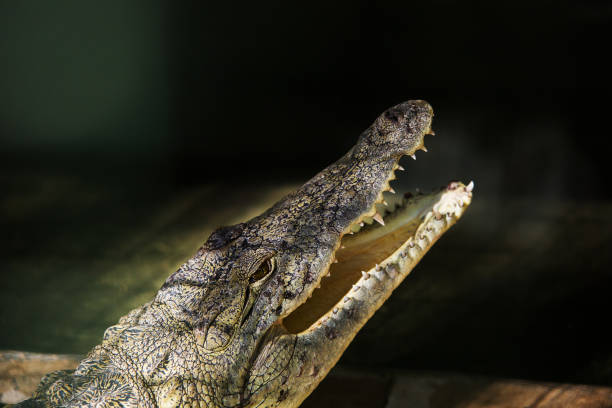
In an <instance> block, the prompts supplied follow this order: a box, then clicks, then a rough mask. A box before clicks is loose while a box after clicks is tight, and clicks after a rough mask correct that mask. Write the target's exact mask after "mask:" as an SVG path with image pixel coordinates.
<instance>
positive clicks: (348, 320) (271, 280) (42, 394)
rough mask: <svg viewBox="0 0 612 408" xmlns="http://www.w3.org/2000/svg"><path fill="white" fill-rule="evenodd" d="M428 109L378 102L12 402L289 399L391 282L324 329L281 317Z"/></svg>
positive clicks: (327, 364)
mask: <svg viewBox="0 0 612 408" xmlns="http://www.w3.org/2000/svg"><path fill="white" fill-rule="evenodd" d="M431 118H432V109H431V107H430V106H429V105H428V104H427V103H426V102H424V101H409V102H405V103H402V104H400V105H397V106H394V107H392V108H390V109H388V110H387V111H385V112H384V113H383V114H382V115H381V116H380V117H379V118H377V119H376V121H375V122H374V123H373V124H372V125H371V126H370V127H369V128H368V129H367V130H366V131H365V132H363V134H362V135H361V136H360V138H359V140H358V142H357V144H356V145H355V146H354V147H353V148H352V149H351V150H350V151H349V152H348V153H347V154H345V155H344V156H343V157H342V158H341V159H340V160H338V161H337V162H336V163H334V164H332V165H330V166H329V167H327V168H326V169H325V170H323V171H322V172H320V173H319V174H317V175H316V176H315V177H314V178H312V180H310V181H309V182H307V183H306V184H305V185H303V186H302V187H301V188H299V189H298V190H297V191H295V192H294V193H292V194H290V195H288V196H287V197H285V198H284V199H282V200H281V201H279V202H278V203H277V204H275V205H274V206H273V207H272V208H270V209H269V210H267V211H266V212H265V213H263V214H262V215H260V216H258V217H256V218H253V219H252V220H250V221H248V222H246V223H243V224H238V225H234V226H231V227H224V228H220V229H218V230H217V231H215V232H214V233H213V234H212V235H211V236H210V237H209V238H208V240H207V241H206V243H205V244H204V245H203V246H202V247H201V248H200V249H199V250H198V252H197V253H196V254H195V255H194V256H193V257H192V258H191V259H189V260H188V261H187V262H185V263H184V264H183V265H182V266H181V267H180V268H179V269H178V270H177V271H176V272H174V273H173V274H172V275H171V276H170V277H169V278H168V279H167V280H166V282H165V283H164V284H163V286H162V287H161V288H160V290H159V291H158V293H157V295H156V296H155V298H154V300H153V301H151V302H149V303H147V304H145V305H144V306H142V307H140V308H138V309H135V310H133V311H132V312H130V313H129V314H128V315H127V316H124V317H123V318H121V320H120V321H119V323H118V324H117V325H115V326H112V327H110V328H108V329H107V330H106V332H105V334H104V339H103V341H102V343H101V344H100V345H98V346H96V347H95V348H94V349H93V350H92V351H91V352H90V354H89V355H88V356H87V358H86V359H85V360H83V361H82V362H81V364H80V365H79V366H78V368H77V369H76V370H75V371H74V372H56V373H52V374H50V375H49V376H47V377H46V378H45V379H44V380H43V381H42V383H41V385H40V387H39V389H38V391H37V393H36V395H35V396H34V398H33V399H32V400H28V401H25V402H24V403H22V405H21V406H66V407H77V406H99V407H115V406H116V407H135V406H162V407H172V406H185V407H187V406H200V407H251V406H261V407H264V406H297V405H299V404H300V403H301V401H302V400H303V399H304V398H306V396H307V395H308V394H309V393H310V392H311V391H312V389H314V388H315V387H316V385H317V384H318V383H319V381H320V380H321V379H322V378H323V377H324V376H325V374H326V373H327V372H328V371H329V369H331V367H332V366H333V365H334V364H335V362H336V361H337V360H338V358H339V357H340V355H341V354H342V352H343V350H344V349H345V348H346V346H347V345H348V343H349V342H350V341H351V339H352V338H353V336H354V335H355V334H356V332H357V331H358V330H359V328H360V327H361V326H363V324H364V323H365V321H367V319H368V318H369V317H370V316H371V314H372V313H373V312H374V310H375V308H377V307H378V306H379V305H380V304H381V303H382V302H383V301H384V299H386V297H387V296H388V294H389V293H390V291H391V290H392V289H393V287H395V286H396V284H397V283H398V282H395V283H394V282H392V283H385V282H382V283H377V285H379V286H380V287H376V288H374V289H372V290H373V292H372V294H370V295H368V297H367V299H366V298H364V299H362V300H360V299H358V297H355V298H354V299H353V298H351V299H353V303H354V305H353V306H347V307H346V308H344V309H343V310H341V312H340V313H338V314H336V313H334V316H335V317H334V319H336V321H334V322H333V324H331V323H330V325H329V326H325V328H324V329H325V330H323V329H318V327H319V326H320V327H323V326H322V324H319V325H318V326H317V328H312V329H311V330H309V331H307V332H305V333H297V334H290V333H287V332H286V330H285V329H284V327H283V326H282V325H281V324H280V322H281V321H282V318H283V317H285V316H287V315H288V314H289V313H291V312H292V311H293V310H295V309H296V308H297V307H298V306H299V305H301V304H302V303H303V302H305V300H306V299H307V297H308V296H309V295H310V294H311V293H312V292H313V290H314V289H315V287H316V285H318V284H319V282H320V281H321V278H322V276H323V275H324V274H325V273H326V272H327V271H328V268H329V266H330V264H331V263H332V262H333V260H334V253H335V251H336V250H337V249H338V247H339V245H340V239H341V237H342V236H343V235H344V234H345V233H347V232H349V228H350V225H351V224H352V223H353V222H355V221H356V220H359V219H360V218H361V217H362V216H363V215H364V214H366V213H368V212H369V213H370V214H371V211H372V208H373V207H374V204H375V203H376V202H377V201H380V199H381V197H382V191H384V190H385V189H387V188H388V181H389V179H390V178H391V177H392V175H393V170H394V169H395V168H396V167H397V162H398V160H399V158H400V157H401V156H402V155H406V154H414V152H415V151H416V150H417V149H419V148H422V147H423V136H424V134H426V133H428V132H430V124H431ZM374 280H375V279H373V281H374ZM394 285H395V286H394ZM378 292H380V293H381V295H380V296H378V295H376V294H377V293H378ZM387 292H388V293H387ZM377 296H378V297H377ZM379 298H380V299H382V300H380V299H379ZM347 299H348V298H347ZM370 299H372V300H371V301H370ZM347 302H348V301H347ZM359 302H363V304H359ZM369 303H372V305H370V304H369Z"/></svg>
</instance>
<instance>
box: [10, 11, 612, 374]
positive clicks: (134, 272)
mask: <svg viewBox="0 0 612 408" xmlns="http://www.w3.org/2000/svg"><path fill="white" fill-rule="evenodd" d="M611 17H612V8H611V7H610V6H609V5H608V4H606V3H605V2H601V3H600V2H580V3H578V2H576V3H573V2H558V1H556V2H552V1H537V2H533V1H523V0H519V1H513V2H509V3H504V2H493V3H481V2H452V1H444V0H440V1H431V2H411V1H387V2H368V1H339V2H329V3H326V2H320V3H317V2H308V3H302V4H291V3H286V2H267V3H265V4H262V3H258V2H252V3H246V2H245V3H244V4H242V3H237V2H214V3H213V2H162V1H130V2H121V1H108V2H98V3H94V2H78V1H54V2H42V1H20V2H8V1H3V2H1V3H0V137H1V142H0V169H1V173H0V191H1V193H0V211H1V212H0V216H1V219H0V230H1V231H2V234H1V236H2V238H1V239H2V242H1V244H2V245H1V246H0V254H1V259H2V261H1V264H0V268H1V273H2V285H1V287H0V307H1V309H0V348H2V349H8V348H10V349H21V350H32V351H44V352H64V353H84V352H86V351H87V350H88V349H89V348H90V347H91V346H93V345H94V344H96V342H98V341H99V339H100V337H101V335H102V332H103V330H104V328H105V327H107V326H108V325H110V324H112V323H113V322H114V321H116V320H117V318H118V317H119V316H121V315H122V314H125V313H126V312H127V311H128V310H129V309H130V308H131V307H134V306H136V305H138V304H140V303H142V302H144V301H146V300H148V299H150V298H151V296H152V294H153V293H154V291H155V290H156V288H158V287H159V285H160V284H161V282H163V280H164V279H165V277H166V276H167V275H168V274H169V273H170V272H172V271H173V269H174V268H176V266H177V265H178V264H180V262H182V261H183V260H184V259H186V258H187V257H188V256H189V255H190V254H191V253H192V252H193V251H194V250H195V249H196V248H197V246H198V245H199V244H200V243H201V242H202V241H203V240H204V239H205V238H206V236H207V234H208V233H209V232H210V231H211V229H212V228H215V227H217V226H219V225H222V224H229V223H233V222H238V221H240V220H243V219H245V218H248V217H249V216H253V215H255V214H257V213H258V212H259V211H261V210H262V209H264V208H265V207H266V206H267V205H269V204H270V203H272V202H273V201H274V200H275V199H277V198H278V197H280V196H281V195H282V194H283V193H285V192H287V191H288V190H289V189H290V188H291V187H292V186H295V185H297V184H298V183H300V182H303V181H305V180H306V179H308V178H309V177H310V176H312V175H313V174H314V173H316V172H317V171H319V170H320V169H322V168H323V167H324V166H325V165H327V164H329V163H331V162H332V161H333V160H335V159H337V158H338V157H340V156H341V155H342V154H343V153H344V152H345V151H346V150H348V149H349V148H350V147H351V146H352V144H353V143H354V141H355V140H356V138H357V135H358V134H359V133H360V132H361V131H363V130H364V129H365V128H366V127H367V126H368V125H369V124H370V123H371V122H372V121H373V120H374V118H375V117H376V116H377V115H378V114H379V113H380V112H382V110H384V109H385V108H387V107H389V106H391V105H393V104H395V103H398V102H401V101H403V100H406V99H415V98H420V99H426V100H428V101H429V102H430V103H431V104H432V105H433V107H434V110H435V111H436V117H435V120H434V129H435V131H436V133H437V136H435V137H434V138H429V139H428V140H427V147H428V149H429V151H430V153H427V155H425V154H421V153H419V154H418V155H417V156H418V160H417V162H416V163H413V162H412V161H409V162H406V163H405V166H404V167H406V168H407V169H408V170H409V171H408V172H407V173H408V174H407V175H406V177H405V178H403V179H402V180H401V181H398V183H399V184H398V185H399V187H401V188H403V189H412V190H413V189H414V188H416V187H421V188H430V187H435V186H439V185H442V184H445V183H446V182H448V180H449V179H462V180H464V181H469V180H471V179H474V180H475V181H476V186H477V188H476V193H477V195H476V198H475V201H474V205H473V209H472V210H471V212H472V213H468V214H467V216H466V219H465V220H462V224H461V225H459V226H457V231H456V233H455V231H453V232H452V233H455V235H449V236H448V237H447V238H448V239H447V240H446V241H445V240H443V241H441V242H440V244H439V248H438V247H436V249H435V250H434V251H432V253H431V254H430V255H429V256H428V257H427V258H426V259H425V261H424V263H423V264H422V269H419V270H418V271H421V270H422V271H423V274H422V275H420V274H416V275H415V277H414V280H415V281H411V284H408V283H407V284H405V285H403V287H405V288H406V289H402V291H401V292H400V293H398V295H397V296H395V297H394V298H392V300H390V302H389V305H388V307H387V306H386V307H387V308H386V309H383V310H381V311H380V312H379V314H377V316H376V317H375V320H373V321H372V322H371V323H370V324H369V325H368V326H366V328H365V329H364V332H363V334H362V335H361V336H358V337H357V339H356V341H355V344H354V345H353V346H351V348H350V349H349V350H348V351H347V354H346V356H345V358H343V360H342V361H341V364H344V365H345V366H360V367H361V366H364V367H379V368H381V367H382V368H385V367H396V368H397V367H399V368H420V369H439V370H454V371H463V372H476V373H483V374H489V375H502V376H514V377H522V378H535V379H543V380H558V381H575V382H592V383H605V384H612V369H611V366H612V353H611V352H610V349H609V344H610V341H611V340H612V337H611V336H610V334H609V333H608V330H607V326H609V323H608V320H609V313H610V310H611V306H612V301H611V300H610V298H609V295H608V294H609V290H610V284H611V283H612V276H611V274H610V272H609V265H610V263H609V261H610V255H609V254H608V252H609V251H607V248H608V247H609V244H610V233H609V231H610V230H611V228H610V221H608V220H607V218H606V217H604V216H603V215H605V214H608V213H609V210H610V207H609V205H610V204H609V203H610V201H609V200H610V198H611V194H610V192H611V191H612V189H611V188H610V187H611V184H610V177H609V170H608V151H609V150H608V148H607V140H606V138H607V135H609V130H608V129H607V127H606V124H607V122H608V120H607V119H608V117H609V101H610V96H611V95H610V80H609V72H610V66H609V63H608V62H607V61H606V60H605V58H604V57H605V56H606V53H607V49H608V48H609V46H608V44H607V38H609V34H610V33H609V27H610V22H611V20H612V19H611ZM396 186H397V185H396ZM396 189H397V188H396ZM463 224H465V225H463ZM453 237H454V238H453ZM430 258H431V259H430ZM465 259H469V260H470V261H469V262H468V261H466V260H465ZM418 271H417V272H418ZM411 279H412V277H411ZM381 339H382V340H384V341H387V342H388V344H389V350H393V351H389V352H388V353H387V354H385V355H380V354H379V353H378V352H377V351H376V344H380V341H381Z"/></svg>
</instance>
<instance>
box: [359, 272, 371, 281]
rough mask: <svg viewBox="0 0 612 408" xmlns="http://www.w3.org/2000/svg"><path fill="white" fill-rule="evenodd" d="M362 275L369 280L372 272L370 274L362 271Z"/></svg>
mask: <svg viewBox="0 0 612 408" xmlns="http://www.w3.org/2000/svg"><path fill="white" fill-rule="evenodd" d="M361 276H362V277H363V280H368V278H369V277H370V274H368V273H367V272H364V271H361Z"/></svg>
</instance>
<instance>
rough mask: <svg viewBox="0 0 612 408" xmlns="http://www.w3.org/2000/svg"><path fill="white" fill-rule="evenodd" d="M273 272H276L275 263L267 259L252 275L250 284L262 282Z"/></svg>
mask: <svg viewBox="0 0 612 408" xmlns="http://www.w3.org/2000/svg"><path fill="white" fill-rule="evenodd" d="M273 270H274V261H273V260H272V258H269V259H266V260H265V261H263V262H262V263H261V265H259V268H257V270H256V271H255V273H253V274H252V275H251V277H250V278H249V282H250V283H255V282H257V281H259V280H262V279H263V278H265V277H266V276H268V274H269V273H270V272H272V271H273Z"/></svg>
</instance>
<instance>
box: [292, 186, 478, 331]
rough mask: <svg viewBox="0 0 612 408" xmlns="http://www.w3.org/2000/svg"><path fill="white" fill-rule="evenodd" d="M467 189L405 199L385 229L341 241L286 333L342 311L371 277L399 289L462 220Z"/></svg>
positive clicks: (368, 228)
mask: <svg viewBox="0 0 612 408" xmlns="http://www.w3.org/2000/svg"><path fill="white" fill-rule="evenodd" d="M472 187H473V185H472V184H471V183H470V184H469V185H468V186H465V185H463V184H462V183H459V182H452V183H450V184H449V185H448V186H447V187H446V188H444V189H442V190H441V191H439V192H436V193H431V194H427V195H419V196H416V197H414V198H412V199H409V200H408V201H407V202H405V203H404V206H403V207H400V209H398V210H396V211H395V212H392V213H391V214H390V215H388V216H386V217H385V219H384V222H385V226H384V227H383V226H376V224H374V225H371V226H367V225H364V226H363V229H362V230H361V231H359V232H357V233H356V234H354V235H350V234H349V235H346V236H345V237H343V239H342V245H341V247H340V249H339V250H338V251H337V252H336V254H335V255H336V259H337V260H338V262H337V263H334V264H332V265H331V267H330V268H329V270H328V273H327V274H326V275H325V277H323V278H322V280H321V287H320V288H319V289H316V290H314V291H313V293H312V294H311V297H310V298H309V299H308V300H307V301H306V302H305V303H304V304H302V305H301V306H300V307H298V308H297V309H296V310H295V311H293V312H292V313H291V314H290V315H289V316H287V317H286V318H285V319H283V322H282V324H283V326H284V327H285V329H286V330H287V331H288V332H290V333H294V334H297V333H302V332H304V331H307V330H308V329H309V328H311V327H314V326H316V325H317V321H320V320H321V319H323V318H324V317H325V316H326V315H328V314H329V313H331V312H333V311H334V310H336V311H337V310H338V308H341V307H342V301H343V299H345V298H346V297H347V296H350V295H351V292H352V291H355V290H357V291H359V290H361V291H363V290H364V289H363V288H365V290H367V288H368V287H370V286H371V282H368V280H369V279H370V278H371V277H378V278H387V279H388V278H392V279H394V280H397V284H399V283H400V282H401V280H403V278H404V277H405V276H407V275H408V274H409V273H410V271H411V270H412V269H413V268H414V266H415V265H416V264H417V263H418V261H419V260H420V259H421V258H422V256H423V255H424V254H425V253H426V252H427V250H428V249H429V248H431V246H432V245H433V244H434V243H435V242H436V241H437V239H438V238H439V237H440V236H442V235H443V234H444V232H446V230H447V229H448V228H450V227H451V226H452V225H453V224H454V223H455V222H456V221H457V220H458V219H459V218H460V217H461V215H462V214H463V212H464V211H465V209H466V208H467V206H468V205H469V204H470V202H471V196H472V193H471V190H472ZM391 205H392V206H394V204H393V203H391ZM395 286H397V285H395ZM395 286H394V287H395Z"/></svg>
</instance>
